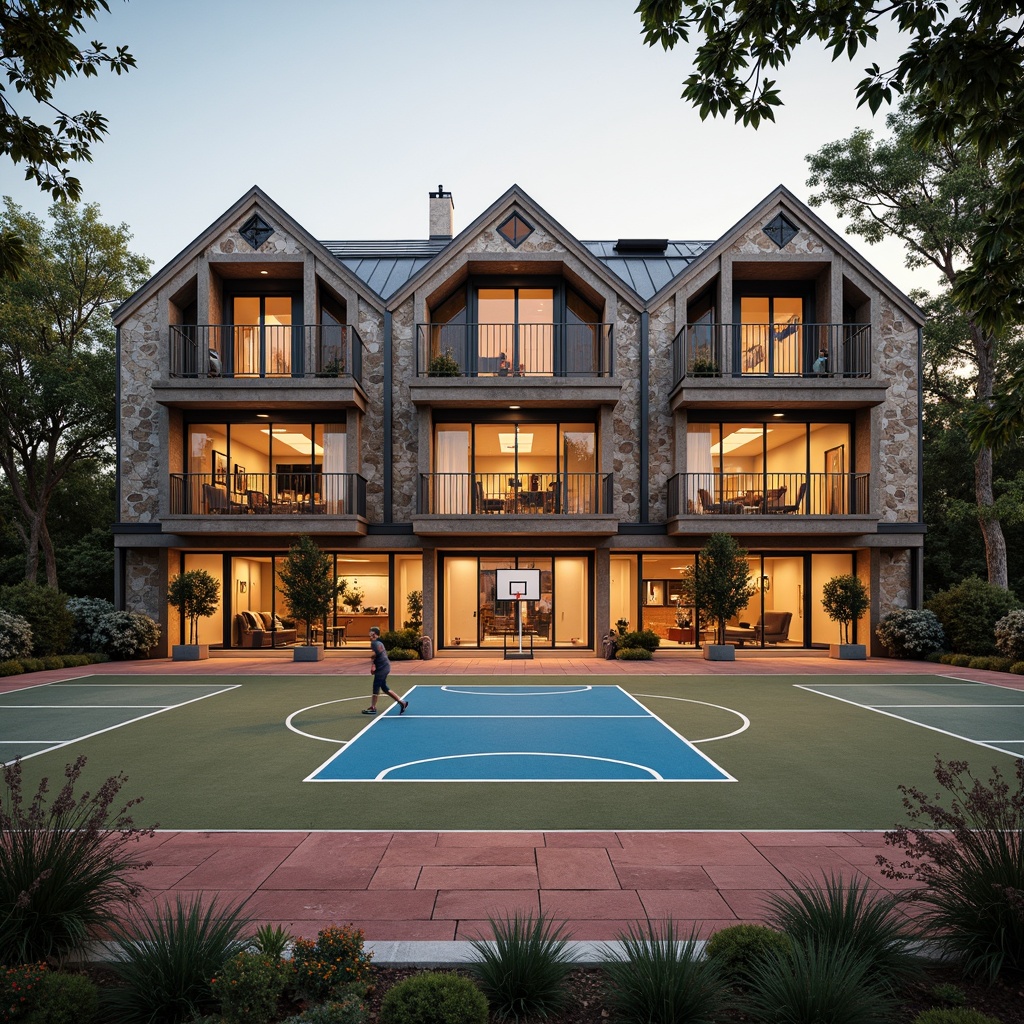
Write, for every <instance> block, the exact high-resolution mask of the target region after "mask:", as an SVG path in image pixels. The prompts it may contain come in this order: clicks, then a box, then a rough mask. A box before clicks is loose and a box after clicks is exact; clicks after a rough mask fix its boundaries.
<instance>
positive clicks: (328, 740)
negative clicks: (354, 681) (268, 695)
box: [284, 694, 366, 749]
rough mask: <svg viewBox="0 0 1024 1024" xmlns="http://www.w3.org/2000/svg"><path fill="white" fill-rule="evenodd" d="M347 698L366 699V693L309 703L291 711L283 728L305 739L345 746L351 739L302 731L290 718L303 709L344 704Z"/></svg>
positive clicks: (310, 709)
mask: <svg viewBox="0 0 1024 1024" xmlns="http://www.w3.org/2000/svg"><path fill="white" fill-rule="evenodd" d="M347 700H366V695H365V694H360V696H358V697H339V698H338V699H337V700H325V701H323V702H322V703H320V704H310V705H309V707H305V708H299V710H298V711H293V712H292V713H291V714H290V715H289V716H288V717H287V718H286V719H285V720H284V724H285V728H286V729H290V730H291V731H292V732H293V733H295V735H296V736H305V737H306V739H310V740H323V741H324V743H340V744H341V746H342V747H344V746H347V745H348V744H349V743H351V742H352V741H351V740H336V739H333V738H332V737H330V736H316V735H314V734H313V733H311V732H303V731H302V729H300V728H299V727H298V726H297V725H293V724H292V719H293V718H295V716H296V715H301V714H302V713H303V711H313V710H315V709H316V708H325V707H327V706H328V705H330V704H344V703H345V701H347ZM339 749H340V748H339Z"/></svg>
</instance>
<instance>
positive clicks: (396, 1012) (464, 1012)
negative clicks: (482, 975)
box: [380, 971, 487, 1024]
mask: <svg viewBox="0 0 1024 1024" xmlns="http://www.w3.org/2000/svg"><path fill="white" fill-rule="evenodd" d="M380 1024H487V999H486V997H485V996H484V994H483V992H481V991H480V989H478V988H477V987H476V985H474V984H473V982H472V981H470V980H469V978H463V977H461V976H460V975H458V974H442V973H441V972H439V971H427V972H425V973H424V974H418V975H415V976H414V977H412V978H406V979H405V981H400V982H399V983H398V984H397V985H394V986H393V987H392V988H390V989H388V991H387V993H386V995H385V996H384V1000H383V1002H382V1003H381V1007H380Z"/></svg>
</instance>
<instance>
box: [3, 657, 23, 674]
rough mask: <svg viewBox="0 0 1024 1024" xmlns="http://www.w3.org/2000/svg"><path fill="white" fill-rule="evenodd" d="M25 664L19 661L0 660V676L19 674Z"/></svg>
mask: <svg viewBox="0 0 1024 1024" xmlns="http://www.w3.org/2000/svg"><path fill="white" fill-rule="evenodd" d="M24 671H25V666H24V665H23V664H22V663H21V662H20V661H13V660H9V661H0V676H20V675H21V673H22V672H24Z"/></svg>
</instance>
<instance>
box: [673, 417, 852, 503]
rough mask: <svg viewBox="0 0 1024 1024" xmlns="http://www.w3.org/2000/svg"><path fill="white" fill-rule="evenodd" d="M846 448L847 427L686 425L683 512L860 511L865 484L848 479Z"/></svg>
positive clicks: (785, 422)
mask: <svg viewBox="0 0 1024 1024" xmlns="http://www.w3.org/2000/svg"><path fill="white" fill-rule="evenodd" d="M852 450H853V427H852V426H851V424H849V423H793V422H789V421H788V420H786V419H783V418H781V417H780V418H772V419H771V420H769V421H768V422H754V421H749V420H730V421H725V422H718V423H692V422H691V423H690V424H689V425H688V426H687V434H686V470H687V474H686V498H687V514H689V515H696V514H701V513H703V514H730V515H741V514H751V513H761V514H768V515H772V514H775V515H780V514H792V513H796V514H800V515H848V514H851V513H853V512H856V511H857V510H858V508H860V510H861V511H863V510H864V507H866V506H864V501H865V495H863V494H861V493H860V492H861V491H863V490H864V487H863V483H864V482H863V481H860V480H854V479H853V477H852V476H851V474H850V463H851V460H852ZM861 476H863V474H861ZM862 506H863V507H862Z"/></svg>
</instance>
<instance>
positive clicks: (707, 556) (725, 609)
mask: <svg viewBox="0 0 1024 1024" xmlns="http://www.w3.org/2000/svg"><path fill="white" fill-rule="evenodd" d="M680 582H681V584H682V588H681V589H682V596H683V598H685V600H686V602H687V604H690V605H693V606H694V607H695V608H696V609H697V620H698V622H700V623H701V625H703V624H704V623H705V622H712V623H714V625H715V640H716V643H713V644H705V645H704V647H703V650H704V659H705V661H735V660H736V648H735V647H733V645H732V644H727V643H726V642H725V627H726V623H727V622H728V621H729V619H731V618H732V617H733V616H734V615H736V614H737V613H738V612H740V611H741V610H742V609H743V608H745V607H746V606H747V604H748V603H749V601H750V599H751V597H753V596H754V593H755V588H754V587H753V586H752V585H751V583H750V563H749V562H748V561H747V552H746V551H744V550H743V548H741V547H740V546H739V544H737V543H736V541H735V539H734V538H733V537H731V536H730V535H729V534H727V533H713V534H711V536H710V537H709V538H708V542H707V543H706V544H705V545H704V547H703V548H701V550H700V553H699V554H698V555H697V563H696V565H694V566H692V567H687V569H686V571H685V572H684V573H683V576H682V579H681V581H680Z"/></svg>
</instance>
